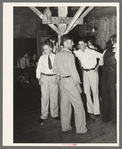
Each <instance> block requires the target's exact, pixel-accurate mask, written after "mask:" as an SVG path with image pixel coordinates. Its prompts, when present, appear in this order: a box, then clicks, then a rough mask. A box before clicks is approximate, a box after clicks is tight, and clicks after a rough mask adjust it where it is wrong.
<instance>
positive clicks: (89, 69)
mask: <svg viewBox="0 0 122 149" xmlns="http://www.w3.org/2000/svg"><path fill="white" fill-rule="evenodd" d="M95 68H96V67H94V68H91V69H84V70H85V71H90V70H94V69H95Z"/></svg>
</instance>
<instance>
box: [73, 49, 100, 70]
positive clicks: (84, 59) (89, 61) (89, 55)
mask: <svg viewBox="0 0 122 149" xmlns="http://www.w3.org/2000/svg"><path fill="white" fill-rule="evenodd" d="M74 53H75V55H76V57H78V59H79V60H80V62H81V65H82V67H83V68H84V69H91V68H94V67H95V66H96V64H97V58H99V59H101V57H102V54H101V53H99V52H97V51H95V50H91V49H89V48H86V50H85V51H84V52H83V51H82V50H81V49H79V50H78V51H74Z"/></svg>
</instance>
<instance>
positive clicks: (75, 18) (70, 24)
mask: <svg viewBox="0 0 122 149" xmlns="http://www.w3.org/2000/svg"><path fill="white" fill-rule="evenodd" d="M84 9H85V7H80V8H79V10H78V11H77V13H76V14H75V16H74V17H73V18H72V20H71V22H70V23H69V25H68V27H67V29H66V31H65V33H64V34H67V33H68V32H69V30H70V29H71V27H72V26H73V25H74V24H75V22H76V20H77V19H78V17H79V16H80V15H81V13H82V12H83V10H84Z"/></svg>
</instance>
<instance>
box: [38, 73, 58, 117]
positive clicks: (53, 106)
mask: <svg viewBox="0 0 122 149" xmlns="http://www.w3.org/2000/svg"><path fill="white" fill-rule="evenodd" d="M55 78H56V76H45V75H42V79H41V81H42V82H43V85H41V118H42V119H46V118H47V117H48V113H49V112H48V110H49V102H50V113H51V117H53V118H54V117H57V116H58V85H55V84H54V82H55Z"/></svg>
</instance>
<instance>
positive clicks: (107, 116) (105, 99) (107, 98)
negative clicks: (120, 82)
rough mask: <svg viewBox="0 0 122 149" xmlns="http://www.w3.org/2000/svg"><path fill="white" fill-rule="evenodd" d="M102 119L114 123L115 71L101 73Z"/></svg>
mask: <svg viewBox="0 0 122 149" xmlns="http://www.w3.org/2000/svg"><path fill="white" fill-rule="evenodd" d="M101 85H102V94H101V96H102V119H103V122H109V121H112V122H113V123H116V73H115V72H109V71H103V73H102V84H101Z"/></svg>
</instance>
